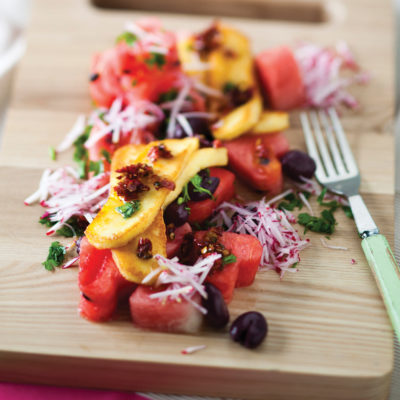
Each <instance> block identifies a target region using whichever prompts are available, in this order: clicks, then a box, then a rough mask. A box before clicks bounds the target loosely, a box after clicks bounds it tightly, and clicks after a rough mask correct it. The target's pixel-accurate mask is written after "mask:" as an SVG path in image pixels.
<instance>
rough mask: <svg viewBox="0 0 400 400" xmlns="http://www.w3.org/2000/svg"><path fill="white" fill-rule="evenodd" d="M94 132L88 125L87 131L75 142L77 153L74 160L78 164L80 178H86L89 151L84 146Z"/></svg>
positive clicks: (75, 152)
mask: <svg viewBox="0 0 400 400" xmlns="http://www.w3.org/2000/svg"><path fill="white" fill-rule="evenodd" d="M91 130H92V125H88V126H87V127H86V128H85V131H84V132H83V133H82V135H80V136H79V137H78V138H77V139H76V140H75V142H74V146H75V151H74V156H73V159H74V161H75V162H76V163H77V164H78V173H79V178H81V179H85V178H86V165H87V161H88V159H89V156H88V151H87V149H86V148H85V146H84V144H85V142H86V141H87V140H88V139H89V135H90V131H91Z"/></svg>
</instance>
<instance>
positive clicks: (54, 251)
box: [42, 242, 66, 271]
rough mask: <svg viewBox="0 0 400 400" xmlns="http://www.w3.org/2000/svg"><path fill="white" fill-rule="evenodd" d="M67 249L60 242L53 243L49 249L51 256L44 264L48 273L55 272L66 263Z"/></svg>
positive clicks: (49, 255)
mask: <svg viewBox="0 0 400 400" xmlns="http://www.w3.org/2000/svg"><path fill="white" fill-rule="evenodd" d="M65 252H66V249H65V247H64V246H63V245H62V244H61V243H60V242H53V243H52V244H51V245H50V247H49V254H48V256H47V259H46V261H44V262H43V263H42V264H43V265H44V267H45V268H46V269H47V270H48V271H53V270H54V268H55V267H59V266H60V265H61V264H62V262H63V261H64V256H65Z"/></svg>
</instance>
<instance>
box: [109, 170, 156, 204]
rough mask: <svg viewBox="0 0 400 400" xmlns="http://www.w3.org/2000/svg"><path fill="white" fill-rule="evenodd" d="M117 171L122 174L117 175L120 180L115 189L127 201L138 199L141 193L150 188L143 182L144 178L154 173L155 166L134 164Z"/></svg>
mask: <svg viewBox="0 0 400 400" xmlns="http://www.w3.org/2000/svg"><path fill="white" fill-rule="evenodd" d="M117 172H119V173H120V174H122V175H120V176H118V177H117V179H119V182H118V184H117V186H115V187H114V189H115V191H116V192H117V194H118V196H121V197H123V198H124V199H125V201H131V200H137V199H138V196H139V194H140V193H142V192H147V191H149V190H150V187H149V186H147V185H146V184H144V183H143V182H142V180H143V178H147V177H150V176H151V175H153V168H152V167H150V166H149V165H147V164H141V163H139V164H132V165H128V166H126V167H124V168H120V169H117Z"/></svg>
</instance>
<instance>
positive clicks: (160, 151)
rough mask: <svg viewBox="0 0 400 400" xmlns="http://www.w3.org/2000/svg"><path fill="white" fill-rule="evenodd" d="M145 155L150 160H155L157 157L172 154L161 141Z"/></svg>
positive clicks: (169, 156) (168, 156)
mask: <svg viewBox="0 0 400 400" xmlns="http://www.w3.org/2000/svg"><path fill="white" fill-rule="evenodd" d="M147 157H148V159H149V160H150V161H151V162H155V161H157V160H158V159H159V158H172V154H171V152H170V151H169V149H168V148H167V146H166V145H165V144H163V143H161V144H159V145H158V146H153V147H152V148H151V149H150V151H149V153H148V154H147Z"/></svg>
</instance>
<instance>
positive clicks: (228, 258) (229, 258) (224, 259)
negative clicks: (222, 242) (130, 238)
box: [222, 254, 237, 265]
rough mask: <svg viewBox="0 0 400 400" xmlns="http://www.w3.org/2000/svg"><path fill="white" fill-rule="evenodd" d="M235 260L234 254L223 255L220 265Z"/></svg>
mask: <svg viewBox="0 0 400 400" xmlns="http://www.w3.org/2000/svg"><path fill="white" fill-rule="evenodd" d="M236 260H237V258H236V256H235V255H233V254H229V255H228V256H225V257H224V258H223V259H222V265H226V264H232V263H234V262H236Z"/></svg>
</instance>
